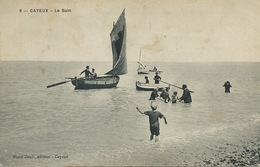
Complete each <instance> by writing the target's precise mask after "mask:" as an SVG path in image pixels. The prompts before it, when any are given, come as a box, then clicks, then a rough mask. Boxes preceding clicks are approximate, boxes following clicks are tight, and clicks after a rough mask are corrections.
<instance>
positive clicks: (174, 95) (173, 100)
mask: <svg viewBox="0 0 260 167" xmlns="http://www.w3.org/2000/svg"><path fill="white" fill-rule="evenodd" d="M178 99H179V98H178V97H177V92H176V91H174V92H173V94H172V103H177V100H178Z"/></svg>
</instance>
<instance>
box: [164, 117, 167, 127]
mask: <svg viewBox="0 0 260 167" xmlns="http://www.w3.org/2000/svg"><path fill="white" fill-rule="evenodd" d="M163 119H164V123H165V124H166V125H167V120H166V117H163Z"/></svg>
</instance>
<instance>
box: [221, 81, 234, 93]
mask: <svg viewBox="0 0 260 167" xmlns="http://www.w3.org/2000/svg"><path fill="white" fill-rule="evenodd" d="M223 87H225V93H230V88H231V87H232V86H231V84H230V82H229V81H227V82H225V83H224V85H223Z"/></svg>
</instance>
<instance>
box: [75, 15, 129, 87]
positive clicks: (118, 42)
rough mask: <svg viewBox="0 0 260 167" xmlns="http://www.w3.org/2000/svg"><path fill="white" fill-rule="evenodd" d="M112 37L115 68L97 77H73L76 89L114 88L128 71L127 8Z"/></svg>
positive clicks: (120, 17)
mask: <svg viewBox="0 0 260 167" xmlns="http://www.w3.org/2000/svg"><path fill="white" fill-rule="evenodd" d="M110 38H111V46H112V54H113V68H112V69H111V70H110V71H109V72H107V73H106V74H104V75H102V76H98V77H97V78H96V79H86V78H85V77H82V78H76V77H75V78H74V79H71V82H72V84H73V85H74V86H75V89H101V88H114V87H116V86H117V84H118V82H119V80H120V78H119V76H118V75H123V74H126V73H127V59H126V21H125V10H123V12H122V13H121V15H120V16H119V18H118V20H117V22H116V23H114V24H113V29H112V31H111V33H110Z"/></svg>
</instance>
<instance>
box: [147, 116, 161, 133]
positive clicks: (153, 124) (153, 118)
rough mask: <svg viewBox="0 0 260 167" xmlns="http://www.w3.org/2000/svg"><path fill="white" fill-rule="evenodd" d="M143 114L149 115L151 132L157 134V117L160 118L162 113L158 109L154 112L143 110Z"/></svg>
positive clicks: (158, 130) (158, 131)
mask: <svg viewBox="0 0 260 167" xmlns="http://www.w3.org/2000/svg"><path fill="white" fill-rule="evenodd" d="M144 114H145V115H148V116H149V123H150V131H151V134H153V135H156V136H159V134H160V127H159V118H162V117H163V115H162V114H161V113H160V112H159V111H155V112H153V111H145V112H144Z"/></svg>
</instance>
